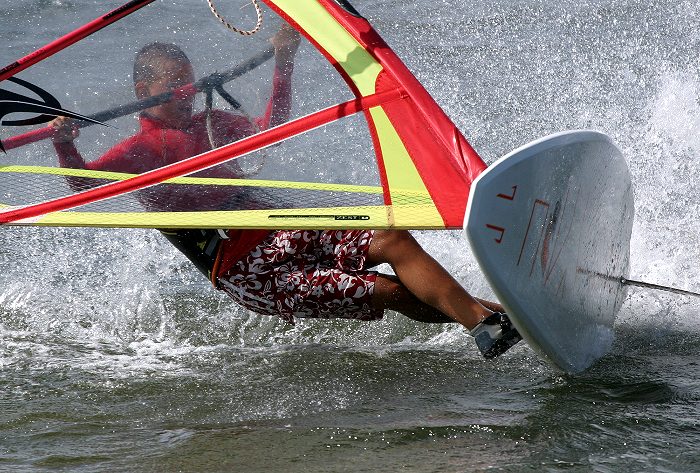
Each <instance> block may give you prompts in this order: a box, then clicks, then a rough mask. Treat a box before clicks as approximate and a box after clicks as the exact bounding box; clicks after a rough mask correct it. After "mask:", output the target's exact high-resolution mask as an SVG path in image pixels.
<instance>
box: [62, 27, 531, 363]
mask: <svg viewBox="0 0 700 473" xmlns="http://www.w3.org/2000/svg"><path fill="white" fill-rule="evenodd" d="M271 41H272V44H273V46H274V47H275V61H276V67H275V72H274V77H273V91H272V96H271V98H270V102H269V104H268V107H267V110H266V113H265V114H264V115H263V116H262V117H260V118H258V119H256V120H253V121H251V120H249V119H247V118H245V117H241V116H238V115H233V114H229V113H226V112H223V111H211V116H210V118H209V125H207V114H206V113H204V112H202V113H197V114H194V113H193V105H194V99H193V98H191V97H190V98H187V99H174V100H172V101H170V102H168V103H165V104H163V105H159V106H156V107H153V108H150V109H148V110H147V111H145V112H144V113H142V114H141V116H140V117H139V121H140V125H141V129H140V131H139V132H138V133H137V134H136V135H134V136H133V137H131V138H128V139H127V140H125V141H123V142H121V143H119V144H117V145H116V146H114V147H113V148H112V149H110V150H109V151H108V152H107V153H106V154H105V155H103V156H102V157H100V158H99V159H97V160H95V161H92V162H89V163H86V162H85V160H84V159H83V158H82V156H81V155H80V153H79V152H78V150H77V148H76V147H75V144H74V139H75V138H76V137H77V136H78V131H77V129H76V128H74V127H73V126H71V123H70V121H69V120H67V119H65V118H62V117H61V118H57V119H56V120H54V122H53V126H54V127H55V128H56V130H57V132H56V134H55V136H54V146H55V148H56V152H57V154H58V156H59V162H60V165H61V166H62V167H70V168H77V169H95V170H104V171H116V172H126V173H133V174H138V173H142V172H145V171H148V170H151V169H155V168H159V167H161V166H165V165H168V164H172V163H175V162H178V161H181V160H183V159H186V158H189V157H191V156H194V155H196V154H199V153H203V152H205V151H208V150H210V149H212V148H213V147H218V146H222V145H224V144H227V143H230V142H233V141H236V140H238V139H241V138H243V137H245V136H249V135H251V134H254V133H255V132H256V131H257V130H261V129H266V128H268V127H271V126H276V125H278V124H281V123H283V122H285V121H286V120H287V119H288V117H289V113H290V109H291V74H292V70H293V58H294V55H295V53H296V50H297V49H298V46H299V41H300V39H299V34H298V33H297V32H296V31H295V30H293V29H292V28H290V27H283V28H282V29H281V30H280V32H279V33H277V34H276V35H275V37H273V38H272V40H271ZM133 79H134V89H135V92H136V96H137V97H138V98H139V99H144V98H147V97H150V96H155V95H160V94H162V93H165V92H169V91H171V90H175V89H177V88H180V87H183V86H185V85H187V84H191V83H193V82H194V80H195V77H194V71H193V69H192V65H191V63H190V61H189V59H188V58H187V56H186V55H185V54H184V53H183V52H182V50H181V49H180V48H178V47H177V46H175V45H172V44H167V43H152V44H150V45H148V46H146V47H144V48H143V49H142V50H141V51H140V52H139V53H138V54H137V56H136V60H135V64H134V76H133ZM196 175H197V176H198V177H218V178H229V179H231V178H241V177H243V173H242V171H241V169H240V167H239V166H238V165H237V164H236V163H235V162H232V163H226V164H223V165H219V166H216V167H213V168H210V169H207V170H205V171H201V172H199V173H197V174H196ZM69 184H70V185H71V186H72V187H73V188H74V190H80V189H82V188H85V186H86V185H87V184H86V183H84V182H82V181H80V180H78V179H75V178H72V180H71V181H69ZM92 185H94V184H92ZM233 192H236V191H233ZM238 192H240V191H238ZM236 197H238V200H245V199H246V197H247V196H245V195H241V196H236V195H235V194H234V195H232V191H231V190H230V189H216V190H214V191H213V192H209V193H207V195H206V196H202V195H201V194H199V193H197V192H196V191H192V190H188V189H187V188H186V187H185V188H183V189H177V190H173V189H168V188H163V187H158V186H155V187H153V188H151V189H146V190H143V191H139V192H138V194H137V198H138V199H139V200H140V201H141V203H142V204H143V205H144V206H145V207H147V208H149V209H153V208H157V209H158V210H171V211H176V210H185V209H188V210H191V209H192V202H197V205H198V209H202V210H204V209H206V210H213V209H217V208H227V207H223V206H224V205H225V204H226V203H228V202H230V201H231V199H232V198H236ZM246 204H247V205H248V206H249V207H248V208H255V207H256V205H257V204H256V202H255V198H250V199H248V201H247V202H246ZM163 233H164V234H165V236H166V237H167V238H168V239H169V240H170V241H171V242H172V243H173V244H174V245H175V246H176V247H177V248H178V249H180V250H181V251H182V252H183V253H184V254H185V255H186V256H187V257H188V258H190V259H191V260H192V261H193V262H194V263H195V265H196V266H197V267H198V268H199V269H200V270H202V271H203V272H204V273H205V274H206V275H207V276H209V278H210V279H211V280H212V282H213V283H214V285H215V287H217V288H218V289H221V290H223V291H225V292H226V293H227V294H229V295H230V296H231V297H232V298H233V299H234V300H236V301H237V302H238V303H240V304H241V305H243V306H244V307H246V308H248V309H250V310H252V311H254V312H257V313H261V314H268V315H277V316H279V317H281V318H283V319H284V320H286V321H288V322H290V323H294V318H295V317H320V318H352V319H360V320H376V319H379V318H381V317H382V316H383V313H384V311H385V310H386V309H390V310H394V311H397V312H400V313H402V314H404V315H406V316H408V317H410V318H412V319H415V320H419V321H422V322H427V323H445V322H458V323H460V324H462V325H463V326H464V327H466V328H467V329H468V330H470V333H471V334H472V335H474V337H475V339H476V342H477V346H478V347H479V349H480V350H481V352H482V353H483V354H484V356H486V357H487V358H491V357H494V356H498V355H500V354H501V353H503V352H504V351H506V350H507V349H508V348H510V347H511V346H513V345H514V344H515V343H517V342H518V341H519V340H520V335H519V334H518V332H517V331H516V330H515V328H514V327H513V326H512V325H511V323H510V321H509V319H508V317H507V316H506V315H505V314H504V313H503V308H502V307H501V306H500V305H499V304H497V303H493V302H489V301H485V300H481V299H477V298H474V297H472V296H470V295H469V294H468V293H467V292H466V291H465V290H464V289H463V288H462V286H461V285H460V284H459V283H458V282H457V281H456V280H455V279H454V278H452V276H450V274H449V273H448V272H447V271H446V270H445V269H444V268H443V267H442V266H440V264H439V263H437V261H435V260H434V259H433V258H432V257H431V256H430V255H429V254H427V253H426V252H425V251H424V250H423V249H422V248H421V246H420V245H419V244H418V243H417V242H416V240H415V239H414V238H413V236H411V234H410V233H409V232H407V231H387V230H382V231H379V230H378V231H374V230H347V231H338V230H333V231H312V230H283V231H272V232H270V231H267V230H228V231H223V230H219V231H217V230H182V231H168V230H164V231H163ZM381 263H388V264H390V265H391V266H392V268H393V270H394V272H395V274H396V275H395V276H394V275H389V274H381V273H378V272H376V271H370V270H368V269H367V268H371V267H373V266H376V265H379V264H381Z"/></svg>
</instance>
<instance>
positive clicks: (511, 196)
mask: <svg viewBox="0 0 700 473" xmlns="http://www.w3.org/2000/svg"><path fill="white" fill-rule="evenodd" d="M511 189H513V193H512V194H511V195H508V194H496V197H500V198H501V199H506V200H513V199H515V191H517V190H518V186H513V187H511Z"/></svg>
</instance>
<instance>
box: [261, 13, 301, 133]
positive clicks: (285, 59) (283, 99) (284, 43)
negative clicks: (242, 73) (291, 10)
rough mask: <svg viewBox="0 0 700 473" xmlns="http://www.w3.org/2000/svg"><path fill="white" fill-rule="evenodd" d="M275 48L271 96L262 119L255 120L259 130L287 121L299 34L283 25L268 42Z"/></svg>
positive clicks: (290, 107)
mask: <svg viewBox="0 0 700 473" xmlns="http://www.w3.org/2000/svg"><path fill="white" fill-rule="evenodd" d="M270 42H271V43H272V45H273V46H274V47H275V72H274V76H273V78H272V95H271V97H270V101H269V102H268V104H267V109H266V110H265V114H264V115H263V116H262V117H259V118H257V119H256V120H255V122H256V124H257V125H258V127H260V129H262V130H266V129H268V128H272V127H275V126H277V125H281V124H282V123H285V122H286V121H288V120H289V115H290V113H291V110H292V72H293V70H294V55H295V54H296V52H297V50H298V49H299V43H300V42H301V37H300V35H299V32H298V31H296V30H295V29H294V28H292V27H291V26H289V25H286V24H285V25H284V26H282V28H280V30H279V31H278V32H277V34H276V35H275V36H274V37H273V38H272V39H271V40H270Z"/></svg>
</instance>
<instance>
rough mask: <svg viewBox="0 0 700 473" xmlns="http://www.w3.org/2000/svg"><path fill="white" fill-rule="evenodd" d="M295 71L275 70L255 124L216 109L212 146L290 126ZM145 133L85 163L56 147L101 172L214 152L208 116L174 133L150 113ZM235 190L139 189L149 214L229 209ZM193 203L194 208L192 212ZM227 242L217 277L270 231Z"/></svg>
mask: <svg viewBox="0 0 700 473" xmlns="http://www.w3.org/2000/svg"><path fill="white" fill-rule="evenodd" d="M291 72H292V68H291V67H289V68H285V70H284V71H280V70H279V69H277V68H276V69H275V73H274V76H273V88H272V96H271V97H270V101H269V102H268V105H267V109H266V112H265V114H264V115H263V116H261V117H259V118H257V119H255V120H254V122H255V123H251V122H250V121H249V120H248V119H246V118H245V117H242V116H240V115H234V114H230V113H227V112H223V111H220V110H214V111H212V128H213V135H214V144H215V145H216V146H217V147H218V146H223V145H225V144H228V143H232V142H234V141H237V140H240V139H241V138H244V137H246V136H249V135H252V134H254V133H256V131H257V130H258V129H260V130H265V129H267V128H270V127H274V126H277V125H280V124H282V123H284V122H286V121H287V120H288V119H289V115H290V111H291ZM139 122H140V125H141V129H140V130H139V132H138V133H136V134H135V135H134V136H132V137H130V138H128V139H126V140H124V141H122V142H121V143H119V144H117V145H115V146H114V147H113V148H112V149H110V150H109V151H107V152H106V153H105V154H104V155H103V156H102V157H100V158H99V159H97V160H95V161H92V162H89V163H86V162H85V160H84V159H83V157H82V156H81V154H80V152H79V151H78V149H77V148H76V147H75V145H74V144H73V143H72V142H68V143H55V144H54V147H55V149H56V152H57V154H58V159H59V163H60V166H61V167H66V168H74V169H91V170H99V171H112V172H124V173H130V174H140V173H143V172H146V171H150V170H152V169H157V168H160V167H162V166H166V165H168V164H172V163H176V162H178V161H182V160H183V159H187V158H189V157H192V156H195V155H198V154H200V153H204V152H206V151H209V150H210V149H211V144H210V142H209V135H208V132H207V126H206V113H198V114H196V115H194V116H193V117H192V121H191V123H190V125H189V126H188V127H187V128H186V129H182V130H181V129H173V128H167V126H166V125H165V124H164V123H163V122H161V121H159V120H156V119H154V118H152V117H150V116H148V115H147V114H145V113H144V114H142V115H141V116H140V117H139ZM241 175H242V172H241V170H240V168H239V166H238V165H237V164H236V163H235V160H234V161H233V162H231V163H226V164H222V165H219V166H215V167H213V168H209V169H205V170H203V171H200V172H198V173H196V174H193V176H196V177H218V178H229V179H236V178H240V177H241ZM68 183H69V185H70V186H71V187H72V188H73V189H74V190H75V191H78V190H82V189H84V187H83V185H82V183H81V182H80V181H79V180H69V181H68ZM236 192H238V191H237V190H236V188H235V187H226V186H221V187H215V188H212V189H207V191H206V195H202V191H201V188H199V189H198V188H197V187H190V188H188V187H187V186H177V188H176V186H167V187H159V186H156V187H152V188H149V189H145V190H143V191H139V194H138V198H139V200H140V201H141V203H142V205H144V206H145V207H147V208H148V209H149V210H160V211H177V210H180V211H182V210H216V209H225V208H226V204H227V202H230V201H231V200H232V197H235V195H236ZM193 202H196V207H195V208H193ZM228 233H229V236H230V239H229V240H224V241H223V248H222V250H221V251H220V252H219V255H220V259H221V261H220V264H219V265H218V271H217V272H218V274H222V273H223V272H225V271H226V270H228V269H229V268H230V266H231V265H233V264H234V263H235V262H236V261H238V260H239V259H240V258H241V257H243V256H244V255H246V254H247V253H248V252H249V251H250V250H251V249H252V248H253V247H255V245H256V244H258V243H259V242H260V241H262V240H263V239H264V238H265V237H266V236H267V235H268V233H269V231H268V230H229V232H228Z"/></svg>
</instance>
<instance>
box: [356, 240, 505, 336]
mask: <svg viewBox="0 0 700 473" xmlns="http://www.w3.org/2000/svg"><path fill="white" fill-rule="evenodd" d="M380 263H388V264H390V265H391V267H392V268H393V269H394V272H395V273H396V276H397V277H398V281H396V280H394V279H393V278H390V277H386V276H379V277H377V282H376V283H375V289H374V296H373V298H374V300H375V302H374V304H376V305H377V307H381V308H385V309H392V310H396V311H398V312H401V313H402V314H404V315H406V316H408V317H410V318H413V319H416V320H422V321H425V322H446V321H448V320H446V319H445V316H447V317H448V318H449V319H451V320H453V321H456V322H459V323H460V324H462V325H463V326H465V327H466V328H467V329H469V330H471V329H473V328H474V327H475V326H476V325H477V324H478V323H479V322H481V321H482V320H483V319H485V318H486V317H488V316H489V315H491V314H492V313H493V312H494V311H502V310H503V308H502V307H501V306H500V305H499V304H496V303H493V302H488V301H480V300H477V299H475V298H474V297H472V296H470V295H469V293H467V291H465V290H464V288H463V287H462V286H461V285H460V284H459V283H458V282H457V281H456V280H455V279H454V278H453V277H452V276H450V274H449V273H448V272H447V271H446V270H445V269H444V268H443V267H442V266H441V265H440V264H439V263H438V262H437V261H435V259H433V257H432V256H430V255H429V254H428V253H426V252H425V250H423V248H422V247H421V246H420V245H419V244H418V242H417V241H416V240H415V239H414V238H413V236H412V235H411V234H410V233H409V232H407V231H400V230H399V231H396V230H382V231H376V232H375V233H374V238H373V239H372V242H371V244H370V247H369V254H368V258H367V262H366V265H367V267H370V266H374V265H377V264H380ZM482 302H483V303H482Z"/></svg>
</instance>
